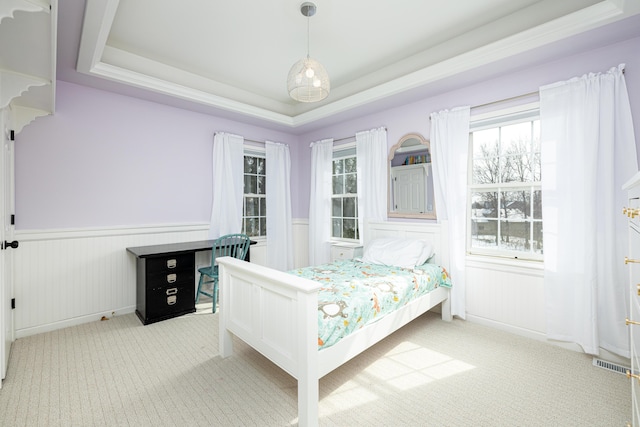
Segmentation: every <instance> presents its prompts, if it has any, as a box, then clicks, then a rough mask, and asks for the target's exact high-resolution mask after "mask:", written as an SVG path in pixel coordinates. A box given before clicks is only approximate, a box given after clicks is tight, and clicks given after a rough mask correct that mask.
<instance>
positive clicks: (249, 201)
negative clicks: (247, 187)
mask: <svg viewBox="0 0 640 427" xmlns="http://www.w3.org/2000/svg"><path fill="white" fill-rule="evenodd" d="M245 200H246V205H245V206H246V207H245V210H244V211H245V216H258V215H259V213H258V212H259V211H258V198H257V197H247V198H246V199H245Z"/></svg>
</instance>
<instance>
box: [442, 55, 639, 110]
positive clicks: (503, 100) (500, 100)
mask: <svg viewBox="0 0 640 427" xmlns="http://www.w3.org/2000/svg"><path fill="white" fill-rule="evenodd" d="M625 71H626V68H623V69H622V74H625ZM539 94H540V91H538V90H536V91H534V92H529V93H524V94H522V95H516V96H512V97H511V98H505V99H499V100H497V101H491V102H487V103H485V104H479V105H474V106H472V107H471V109H472V110H473V109H474V108H482V107H488V106H489V105H494V104H501V103H503V102H509V101H515V100H517V99H522V98H529V97H530V96H534V95H539ZM429 119H431V117H429Z"/></svg>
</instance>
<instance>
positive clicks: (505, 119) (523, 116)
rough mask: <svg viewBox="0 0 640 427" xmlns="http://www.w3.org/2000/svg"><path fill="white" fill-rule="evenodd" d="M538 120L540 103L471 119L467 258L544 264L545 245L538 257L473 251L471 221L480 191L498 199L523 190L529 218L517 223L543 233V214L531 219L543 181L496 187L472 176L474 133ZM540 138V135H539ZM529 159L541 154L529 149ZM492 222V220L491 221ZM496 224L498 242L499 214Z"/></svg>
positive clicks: (504, 251)
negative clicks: (525, 195)
mask: <svg viewBox="0 0 640 427" xmlns="http://www.w3.org/2000/svg"><path fill="white" fill-rule="evenodd" d="M536 120H537V121H539V120H540V112H539V103H537V102H536V103H530V104H524V105H520V106H516V107H512V108H508V109H502V110H497V111H493V112H489V113H485V114H479V115H476V116H473V117H472V118H471V121H470V126H469V154H468V167H467V233H466V252H467V255H480V256H486V257H492V258H508V259H514V260H518V261H526V262H529V261H544V243H543V247H542V252H541V253H536V252H534V251H532V250H529V251H527V252H525V251H521V250H508V249H500V248H498V247H496V248H482V247H477V246H476V247H474V246H473V230H474V228H473V220H474V219H477V218H474V217H473V209H474V208H473V204H474V203H473V195H474V193H477V192H483V191H493V192H496V193H498V196H499V197H500V196H501V195H502V193H504V192H509V191H514V190H521V189H526V190H527V192H528V194H529V195H530V197H531V199H532V200H530V202H529V203H530V207H529V213H530V214H529V216H528V217H526V218H525V219H524V220H521V221H518V222H522V223H528V224H529V230H530V233H533V232H534V230H533V229H534V224H536V223H539V224H540V226H539V227H540V233H542V214H541V212H540V218H534V215H533V213H534V203H533V198H534V197H535V192H536V191H538V192H539V194H540V198H542V197H544V196H543V195H542V181H529V182H521V181H515V182H513V181H512V182H498V183H496V184H474V183H473V176H474V151H473V133H474V132H477V131H481V130H487V129H494V128H502V127H505V126H509V125H514V124H519V123H525V122H534V121H536ZM538 136H539V134H538ZM538 147H539V145H538ZM527 154H528V155H530V156H531V155H535V154H537V155H538V158H539V156H540V151H536V150H535V148H534V146H532V147H531V150H530V151H528V152H527ZM503 157H506V156H504V155H503V154H500V155H499V157H498V158H499V160H502V158H503ZM492 219H493V218H492ZM495 221H496V222H497V227H498V228H497V231H496V234H497V238H498V239H500V237H501V235H500V226H501V223H502V222H503V221H501V216H500V213H498V214H497V216H496V218H495Z"/></svg>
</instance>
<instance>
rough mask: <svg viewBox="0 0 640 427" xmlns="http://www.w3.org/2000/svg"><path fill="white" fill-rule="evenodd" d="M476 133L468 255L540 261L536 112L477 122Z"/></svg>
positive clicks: (538, 130)
mask: <svg viewBox="0 0 640 427" xmlns="http://www.w3.org/2000/svg"><path fill="white" fill-rule="evenodd" d="M471 130H472V131H471V135H470V140H471V142H470V144H471V149H470V156H471V162H470V164H471V170H470V173H469V205H470V216H469V218H470V227H469V238H468V248H469V252H470V253H481V254H486V255H498V256H508V257H515V258H524V259H538V260H541V259H542V254H543V242H542V191H541V183H540V180H541V173H540V120H539V119H538V118H537V110H536V111H533V112H532V111H528V112H525V113H520V114H518V115H516V116H514V115H511V116H503V117H499V118H493V119H492V120H490V121H489V120H486V121H484V122H478V123H476V122H474V123H472V126H471Z"/></svg>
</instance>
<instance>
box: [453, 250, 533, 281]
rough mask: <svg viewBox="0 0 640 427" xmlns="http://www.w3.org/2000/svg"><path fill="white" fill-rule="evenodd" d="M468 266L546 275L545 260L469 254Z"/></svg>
mask: <svg viewBox="0 0 640 427" xmlns="http://www.w3.org/2000/svg"><path fill="white" fill-rule="evenodd" d="M465 259H466V266H467V267H472V268H481V269H485V270H497V271H505V272H510V273H521V274H528V275H540V276H541V277H542V276H543V275H544V262H543V261H532V260H523V259H514V258H506V257H495V256H486V255H476V254H467V256H466V258H465Z"/></svg>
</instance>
